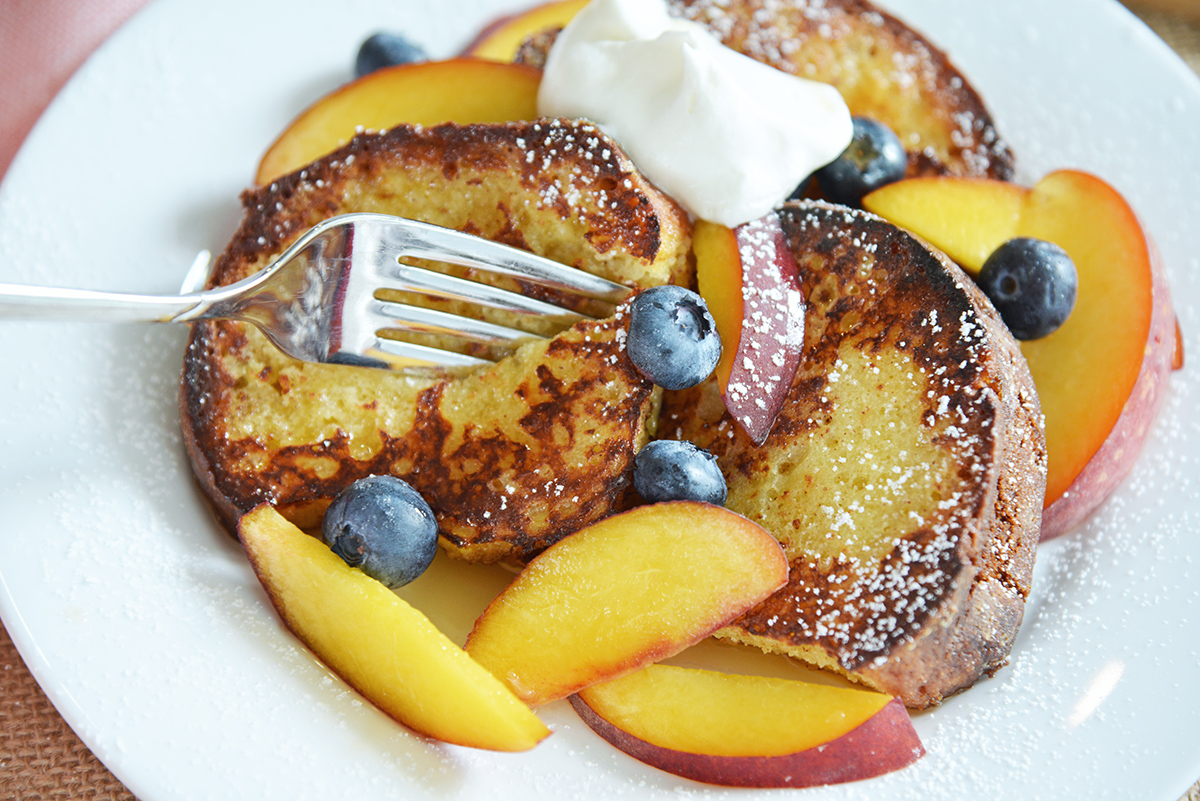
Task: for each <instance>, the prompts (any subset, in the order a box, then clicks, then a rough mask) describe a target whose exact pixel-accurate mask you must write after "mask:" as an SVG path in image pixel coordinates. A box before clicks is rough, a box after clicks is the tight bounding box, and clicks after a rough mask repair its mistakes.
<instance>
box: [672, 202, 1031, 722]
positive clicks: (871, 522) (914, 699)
mask: <svg viewBox="0 0 1200 801" xmlns="http://www.w3.org/2000/svg"><path fill="white" fill-rule="evenodd" d="M780 217H781V219H782V222H783V227H784V231H785V233H786V236H787V240H788V244H789V246H790V248H791V250H792V252H793V254H794V256H795V258H796V261H797V266H798V267H799V271H800V276H801V282H802V284H803V292H804V294H805V296H806V298H807V309H806V313H805V314H806V318H805V325H806V329H805V341H804V350H803V361H802V363H801V367H800V370H799V372H798V373H797V376H796V379H795V381H794V382H793V385H792V390H791V393H790V394H789V396H788V398H787V401H786V403H785V405H784V407H783V410H782V411H781V413H780V415H779V417H778V418H777V420H776V422H775V425H774V428H773V429H772V431H771V433H770V435H769V437H768V438H767V440H766V441H765V442H764V444H763V445H762V446H761V447H756V446H755V445H754V444H753V443H752V442H751V441H750V439H749V438H748V437H747V436H746V435H745V434H744V433H743V432H742V431H741V430H740V428H739V427H738V426H737V425H735V423H734V421H733V419H732V418H731V417H730V415H729V414H728V412H727V411H726V410H725V407H724V404H723V403H722V401H721V397H720V390H719V388H718V387H717V385H716V383H715V381H713V380H711V379H710V380H709V381H708V382H706V383H704V384H702V385H700V386H699V387H696V388H694V389H691V390H684V391H679V392H669V393H666V395H665V397H664V401H663V415H662V418H661V420H660V424H659V436H661V437H672V438H680V439H688V440H692V441H693V442H695V443H696V444H698V445H700V446H702V447H704V448H707V449H709V450H711V451H712V452H713V453H714V454H716V456H717V460H718V464H719V465H720V467H721V469H722V472H723V473H724V474H725V476H726V479H727V482H728V486H729V497H728V501H727V503H726V505H727V506H728V507H729V508H730V509H732V510H734V511H736V512H739V513H741V514H743V515H745V516H747V517H749V518H750V519H752V520H755V521H757V522H759V523H761V524H762V525H763V526H764V527H765V528H767V529H768V530H769V531H771V532H772V533H773V534H774V535H775V536H776V537H777V538H778V539H779V540H780V541H781V542H782V543H783V544H784V546H785V549H786V551H787V553H788V557H789V562H790V566H791V574H790V578H789V581H788V584H787V586H786V587H785V588H784V589H783V590H781V591H780V592H779V593H777V594H776V595H774V596H773V597H771V598H770V599H768V600H767V601H766V602H764V603H763V604H761V605H760V606H759V607H758V608H756V609H754V610H753V611H751V612H750V613H748V614H746V615H745V616H744V617H742V618H741V619H740V620H738V621H737V622H736V623H735V624H733V625H731V626H730V627H728V628H727V629H724V630H723V631H722V632H720V634H719V636H722V637H725V638H727V639H730V640H734V641H737V642H743V643H749V644H752V645H757V646H759V647H761V648H763V649H765V650H768V651H774V652H782V653H786V654H789V655H792V656H795V657H798V658H800V659H802V660H804V661H806V662H808V663H811V664H814V665H817V666H820V667H825V668H830V669H833V670H835V671H839V672H841V673H843V674H846V675H848V676H850V677H852V678H854V679H856V680H858V681H861V682H863V683H864V684H867V685H869V686H871V687H874V688H876V689H879V690H882V691H884V692H887V693H891V694H893V695H898V696H899V697H901V698H902V699H903V700H904V702H905V703H906V704H907V705H909V706H911V707H926V706H929V705H932V704H936V703H938V702H940V701H941V699H942V698H944V697H946V696H947V695H950V694H951V693H953V692H955V691H957V690H959V689H962V688H965V687H967V686H969V685H970V684H972V683H973V682H974V681H975V680H976V679H978V678H979V677H980V676H981V675H984V674H988V673H990V672H991V671H993V670H995V669H996V668H998V667H1000V666H1001V665H1003V664H1004V663H1005V662H1006V661H1007V657H1008V653H1009V651H1010V649H1011V647H1012V643H1013V640H1014V638H1015V636H1016V633H1017V629H1018V627H1019V626H1020V623H1021V617H1022V612H1023V608H1024V603H1025V598H1026V595H1027V594H1028V592H1029V586H1030V579H1031V573H1032V570H1033V563H1034V555H1035V547H1036V544H1037V541H1038V533H1039V525H1040V517H1041V505H1042V495H1043V491H1044V483H1045V470H1046V450H1045V443H1044V434H1043V430H1042V416H1041V410H1040V406H1039V404H1038V398H1037V394H1036V392H1035V389H1034V385H1033V381H1032V378H1031V377H1030V374H1029V369H1028V366H1027V365H1026V363H1025V361H1024V359H1023V358H1022V357H1021V354H1020V351H1019V349H1018V347H1017V344H1016V342H1015V341H1014V340H1013V338H1012V336H1011V334H1010V333H1009V332H1008V330H1007V329H1006V328H1005V326H1004V324H1003V323H1002V322H1001V320H1000V318H999V316H998V315H997V314H996V312H995V311H994V309H993V308H992V306H991V304H989V303H988V302H987V300H986V299H985V298H984V297H983V295H982V293H981V292H980V291H979V290H978V289H977V288H976V287H975V285H974V283H973V282H972V281H971V280H970V279H969V278H967V277H966V276H965V275H964V274H963V273H962V272H961V270H959V269H958V268H957V267H956V266H954V265H953V264H952V263H951V262H950V261H949V260H948V259H946V258H945V257H944V256H942V255H941V254H939V253H935V252H934V251H932V250H931V249H929V248H928V247H926V246H925V245H924V244H922V243H921V242H919V241H917V240H916V239H915V238H913V237H912V236H910V235H909V234H907V233H905V232H903V231H902V230H901V229H899V228H896V227H894V226H892V225H890V224H888V223H886V222H884V221H883V220H881V219H879V218H877V217H874V216H873V215H869V214H867V213H865V212H860V211H852V210H850V209H847V208H845V207H841V206H834V205H832V204H827V203H824V202H821V201H805V202H803V203H796V202H792V203H789V204H786V205H785V206H784V207H783V209H782V211H781V212H780Z"/></svg>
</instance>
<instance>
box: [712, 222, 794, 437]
mask: <svg viewBox="0 0 1200 801" xmlns="http://www.w3.org/2000/svg"><path fill="white" fill-rule="evenodd" d="M693 241H694V245H693V248H694V250H695V253H696V280H697V283H698V284H699V287H700V294H701V295H703V296H704V298H705V299H706V300H707V301H708V303H709V308H710V309H711V310H712V312H713V316H714V318H715V320H716V323H717V330H718V331H719V332H720V335H721V342H722V347H723V352H722V354H721V360H720V361H719V362H718V364H717V367H716V376H717V381H718V383H719V385H720V387H721V396H722V398H723V399H724V401H725V407H726V408H727V409H728V410H729V413H730V414H731V415H732V416H733V418H734V420H735V421H736V422H737V424H738V426H739V427H740V428H741V429H742V430H743V431H744V432H745V433H746V435H747V436H749V437H750V439H751V440H753V441H754V442H755V443H756V444H759V445H761V444H762V443H763V442H765V441H766V439H767V435H768V434H770V432H771V427H772V426H773V425H774V424H775V418H776V416H778V414H779V410H780V409H781V408H782V407H783V403H784V401H785V400H786V399H787V395H788V393H789V392H790V391H791V388H792V380H793V379H794V378H795V375H796V370H797V368H798V367H799V366H800V358H801V347H802V346H803V344H804V310H805V305H804V296H803V295H802V294H801V292H800V279H799V274H798V273H797V271H796V269H797V268H796V261H795V258H794V257H793V256H792V251H791V248H789V247H788V245H787V241H786V239H785V237H784V235H783V229H782V227H781V226H780V224H779V218H778V217H777V216H775V215H774V214H769V215H767V216H766V217H764V218H762V219H760V220H756V221H754V222H751V223H746V224H745V225H740V226H738V227H737V228H727V227H725V226H723V225H718V224H716V223H710V222H706V221H700V222H699V223H697V225H696V230H695V234H694V237H693Z"/></svg>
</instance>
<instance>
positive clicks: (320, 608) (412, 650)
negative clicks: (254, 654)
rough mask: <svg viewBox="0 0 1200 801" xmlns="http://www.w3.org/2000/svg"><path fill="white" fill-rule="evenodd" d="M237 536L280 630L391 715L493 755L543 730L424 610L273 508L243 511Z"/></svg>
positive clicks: (520, 746) (532, 741) (531, 740)
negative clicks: (280, 621)
mask: <svg viewBox="0 0 1200 801" xmlns="http://www.w3.org/2000/svg"><path fill="white" fill-rule="evenodd" d="M238 536H239V538H240V539H241V541H242V545H243V546H244V547H245V549H246V554H247V556H249V558H250V564H251V565H252V566H253V568H254V572H255V574H256V575H257V576H258V578H259V581H261V582H262V585H263V587H264V588H265V589H266V591H267V595H268V597H270V599H271V603H272V604H273V605H274V606H275V609H276V611H278V612H279V615H280V617H282V618H283V621H284V623H285V624H286V625H287V627H288V629H289V630H291V631H292V632H293V633H294V634H295V635H296V636H297V637H298V638H299V639H300V640H301V642H303V643H304V644H305V645H307V646H308V647H309V648H310V649H311V650H312V652H313V653H314V654H316V655H317V657H318V658H319V659H320V660H321V661H322V662H324V663H325V664H326V665H328V666H329V668H330V669H332V670H333V671H334V672H335V673H337V674H338V675H339V676H341V677H342V679H344V680H345V681H346V683H347V684H349V685H350V686H351V687H354V688H355V689H356V690H358V691H359V692H360V693H361V694H362V695H363V696H364V697H365V698H367V700H369V701H371V702H372V703H374V704H375V705H376V706H378V707H379V708H380V709H382V710H383V711H384V712H385V713H387V714H388V715H389V716H391V717H392V718H394V719H395V720H397V721H399V722H401V723H403V724H405V725H406V726H408V727H409V728H411V729H413V730H414V731H417V732H419V733H421V734H425V735H428V736H430V737H434V738H436V739H438V740H442V741H444V742H448V743H455V744H457V745H467V746H473V747H475V748H486V749H491V750H497V751H524V750H527V749H529V748H532V747H533V746H535V745H537V743H538V742H540V741H541V740H542V739H543V738H544V737H546V735H548V734H549V733H550V731H549V729H547V728H546V727H545V725H543V724H542V722H541V721H540V720H538V718H537V716H536V715H534V714H533V712H532V711H531V710H530V709H529V707H528V706H526V705H525V704H523V703H521V701H520V700H518V699H517V698H516V696H514V695H513V694H512V692H511V691H510V690H509V689H508V687H506V686H505V685H504V684H503V683H502V682H500V681H498V680H497V679H496V678H495V677H494V676H493V675H492V674H491V673H489V672H488V671H487V670H485V669H484V668H483V667H481V666H480V665H479V664H478V663H476V662H475V661H474V660H472V659H471V658H470V657H469V656H467V654H466V652H465V651H463V649H462V648H459V647H458V646H457V645H455V644H454V643H453V642H451V641H450V640H449V639H448V638H447V637H446V636H445V635H444V634H442V633H441V632H440V631H438V630H437V628H435V627H434V626H433V624H431V623H430V622H429V620H428V619H427V618H426V617H425V616H424V615H422V614H421V613H420V612H418V611H417V610H415V609H413V608H412V607H411V606H410V605H408V604H407V603H405V602H404V601H403V600H401V599H400V598H399V597H398V596H397V595H396V594H395V593H393V592H391V591H390V590H388V589H387V588H386V587H385V586H384V585H382V584H380V583H379V582H378V581H376V580H375V579H373V578H370V577H369V576H367V575H366V574H365V573H363V572H362V571H360V570H355V569H354V568H352V567H349V566H348V565H347V564H346V563H345V562H344V561H342V559H341V557H339V556H337V555H335V554H334V553H333V551H331V550H329V548H328V547H326V546H325V544H324V543H322V542H321V541H319V540H317V539H316V538H315V537H310V536H309V535H307V534H305V533H304V532H303V531H301V530H300V529H298V528H296V526H294V525H293V524H292V523H290V522H288V521H287V520H286V519H285V518H284V517H283V516H282V515H281V514H279V513H278V512H277V511H276V510H275V509H274V508H273V507H271V506H269V505H265V504H264V505H262V506H259V507H257V508H256V509H254V510H253V511H251V512H249V513H248V514H246V515H245V516H244V517H242V519H241V521H240V523H239V525H238Z"/></svg>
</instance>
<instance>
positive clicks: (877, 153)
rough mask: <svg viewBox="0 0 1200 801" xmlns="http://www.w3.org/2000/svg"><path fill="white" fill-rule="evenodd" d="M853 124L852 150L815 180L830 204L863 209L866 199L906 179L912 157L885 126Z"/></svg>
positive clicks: (863, 122) (860, 120)
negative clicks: (887, 186) (878, 190)
mask: <svg viewBox="0 0 1200 801" xmlns="http://www.w3.org/2000/svg"><path fill="white" fill-rule="evenodd" d="M851 124H852V126H853V134H852V135H851V138H850V144H849V146H848V147H847V148H846V149H845V150H844V151H842V154H841V155H840V156H838V157H837V158H836V159H834V160H833V161H831V162H829V163H828V164H826V165H825V166H824V167H822V168H821V169H819V170H817V171H816V172H815V173H814V176H815V177H816V179H817V183H818V184H819V185H820V187H821V192H822V193H823V194H824V195H825V197H826V198H827V199H828V200H831V201H833V202H834V203H841V204H843V205H845V206H854V207H859V206H861V205H862V199H863V196H864V195H866V194H868V193H869V192H872V191H874V190H876V189H878V188H879V187H881V186H886V185H887V184H890V183H894V182H895V181H899V180H900V179H901V178H903V177H904V171H905V170H906V169H908V153H906V152H905V151H904V145H903V144H901V142H900V137H898V136H896V134H895V132H894V131H892V129H891V128H889V127H887V126H886V125H884V124H883V123H882V122H879V121H878V120H872V119H868V118H866V117H852V118H851Z"/></svg>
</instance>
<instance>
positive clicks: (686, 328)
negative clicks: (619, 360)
mask: <svg viewBox="0 0 1200 801" xmlns="http://www.w3.org/2000/svg"><path fill="white" fill-rule="evenodd" d="M629 315H630V316H629V339H628V341H627V343H626V345H627V350H628V352H629V358H630V359H631V360H633V364H634V366H635V367H637V369H638V370H639V371H640V372H641V373H642V375H644V376H646V378H648V379H650V380H651V381H653V382H654V383H655V384H658V385H659V386H660V387H663V388H664V389H686V388H687V387H694V386H695V385H696V384H699V383H700V382H701V381H703V380H704V379H705V378H707V377H708V375H709V374H710V373H711V372H712V371H713V368H715V367H716V366H717V360H719V359H720V358H721V337H720V336H719V335H718V334H717V324H716V321H714V320H713V317H712V314H710V313H709V311H708V304H707V303H705V302H704V298H702V297H700V296H699V295H697V294H696V293H695V292H693V291H691V290H690V289H684V288H683V287H681V286H674V285H672V284H667V285H665V286H656V287H654V288H652V289H647V290H646V291H645V292H642V293H641V294H640V295H638V296H637V297H636V298H634V300H633V303H632V304H630V310H629Z"/></svg>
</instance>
